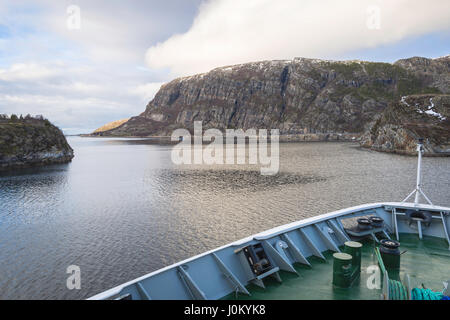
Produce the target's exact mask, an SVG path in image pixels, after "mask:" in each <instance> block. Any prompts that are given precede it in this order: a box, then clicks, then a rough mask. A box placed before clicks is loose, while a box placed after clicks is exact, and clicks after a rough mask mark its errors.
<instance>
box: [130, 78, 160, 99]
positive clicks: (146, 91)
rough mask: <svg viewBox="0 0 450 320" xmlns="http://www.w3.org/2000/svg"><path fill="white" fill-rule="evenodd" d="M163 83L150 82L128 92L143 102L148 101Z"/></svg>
mask: <svg viewBox="0 0 450 320" xmlns="http://www.w3.org/2000/svg"><path fill="white" fill-rule="evenodd" d="M163 84H164V82H151V83H146V84H142V85H139V86H137V87H136V88H133V89H131V90H130V93H131V94H135V95H138V96H139V97H141V99H142V100H144V101H150V100H151V99H153V97H154V96H155V94H156V93H157V92H158V90H159V88H161V86H162V85H163Z"/></svg>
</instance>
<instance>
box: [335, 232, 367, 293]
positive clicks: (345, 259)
mask: <svg viewBox="0 0 450 320" xmlns="http://www.w3.org/2000/svg"><path fill="white" fill-rule="evenodd" d="M344 245H345V248H344V252H342V253H341V252H338V253H334V254H333V284H334V285H335V286H337V287H340V288H348V287H350V286H351V284H352V283H353V281H354V280H355V279H356V278H357V277H358V276H359V274H360V273H361V248H362V244H361V243H359V242H355V241H347V242H345V244H344Z"/></svg>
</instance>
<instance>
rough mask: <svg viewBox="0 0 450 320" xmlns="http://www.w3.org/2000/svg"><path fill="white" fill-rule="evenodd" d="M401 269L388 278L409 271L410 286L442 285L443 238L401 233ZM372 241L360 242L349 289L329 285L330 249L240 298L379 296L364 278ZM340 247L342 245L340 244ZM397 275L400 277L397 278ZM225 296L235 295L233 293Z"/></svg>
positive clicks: (447, 263)
mask: <svg viewBox="0 0 450 320" xmlns="http://www.w3.org/2000/svg"><path fill="white" fill-rule="evenodd" d="M400 243H401V245H400V251H401V252H403V251H405V250H407V252H405V253H404V254H402V255H401V269H400V273H399V274H397V275H395V274H392V272H389V277H390V279H397V280H400V278H401V279H403V275H404V274H405V273H407V274H409V276H410V279H411V287H412V288H415V287H420V288H421V287H422V284H424V285H425V287H426V288H429V289H432V290H434V291H441V290H442V289H443V284H442V282H443V281H445V280H449V279H450V251H449V250H448V244H447V242H446V241H445V240H444V239H441V238H435V237H424V239H423V240H421V241H420V240H419V238H418V236H417V235H413V234H400ZM374 247H375V243H374V242H373V241H371V240H367V241H364V242H363V248H362V263H361V276H360V278H359V280H358V279H357V280H356V281H355V283H354V284H353V286H352V287H351V288H348V289H341V288H335V287H333V285H332V277H333V256H332V254H333V252H331V251H327V252H325V253H324V256H325V258H326V261H324V260H322V259H319V258H316V257H310V258H308V261H309V262H310V263H311V267H308V266H305V265H300V264H295V269H296V270H297V272H298V274H299V276H297V275H295V274H292V273H288V272H284V271H281V272H280V276H281V278H282V280H283V282H282V283H279V282H277V281H276V280H275V279H272V278H270V277H269V278H268V279H267V278H266V279H265V280H264V283H265V286H266V288H265V289H263V288H260V287H258V286H255V285H253V284H251V285H249V286H248V287H247V289H248V290H249V292H250V293H251V296H246V295H242V294H240V295H239V296H238V299H239V300H283V299H285V300H369V299H376V300H378V299H380V295H381V289H372V290H370V289H368V287H367V280H368V278H369V277H370V276H371V275H372V274H373V273H370V274H368V273H367V267H368V266H370V265H378V262H377V259H376V257H375V254H374ZM341 249H342V248H341ZM398 277H400V278H398ZM224 299H231V300H233V299H236V295H235V294H231V295H228V296H226V297H225V298H224Z"/></svg>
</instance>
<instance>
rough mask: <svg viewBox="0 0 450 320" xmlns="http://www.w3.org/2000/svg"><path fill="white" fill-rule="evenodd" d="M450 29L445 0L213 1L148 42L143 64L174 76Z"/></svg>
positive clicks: (370, 45)
mask: <svg viewBox="0 0 450 320" xmlns="http://www.w3.org/2000/svg"><path fill="white" fill-rule="evenodd" d="M378 13H379V15H378ZM377 17H379V19H378V18H377ZM449 29H450V2H449V1H448V0H436V1H433V3H432V5H431V4H430V3H429V2H426V1H423V0H397V1H392V0H378V1H377V0H358V1H350V0H340V1H336V0H320V1H318V0H303V1H299V0H283V1H270V0H247V1H234V0H211V1H209V2H206V3H204V4H203V5H202V6H201V7H200V10H199V13H198V15H197V16H196V18H195V20H194V22H193V24H192V26H191V27H190V29H189V30H188V31H187V32H185V33H179V34H176V35H173V36H171V37H170V38H168V39H167V40H165V41H163V42H160V43H158V44H156V45H153V46H151V47H150V48H149V49H148V50H147V53H146V62H147V65H148V66H149V67H150V68H170V70H171V72H172V74H173V75H177V76H178V75H187V74H193V73H199V72H206V71H208V70H210V69H212V68H214V67H218V66H224V65H230V64H237V63H244V62H250V61H257V60H266V59H267V60H269V59H291V58H293V57H298V56H302V57H314V58H328V57H333V56H335V55H339V54H342V53H344V52H349V51H352V50H358V49H364V48H373V47H375V46H379V45H385V44H390V43H394V42H396V41H399V40H402V39H405V38H407V37H410V36H419V35H423V34H427V33H430V32H435V31H442V30H445V31H447V32H448V30H449Z"/></svg>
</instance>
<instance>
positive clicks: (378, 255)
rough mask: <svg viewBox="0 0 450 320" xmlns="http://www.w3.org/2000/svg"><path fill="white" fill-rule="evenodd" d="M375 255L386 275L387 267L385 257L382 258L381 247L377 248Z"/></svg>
mask: <svg viewBox="0 0 450 320" xmlns="http://www.w3.org/2000/svg"><path fill="white" fill-rule="evenodd" d="M375 256H376V257H377V260H378V264H379V265H380V269H381V273H382V274H383V275H384V273H385V272H386V268H385V266H384V263H383V259H382V258H381V254H380V249H378V248H375Z"/></svg>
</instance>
